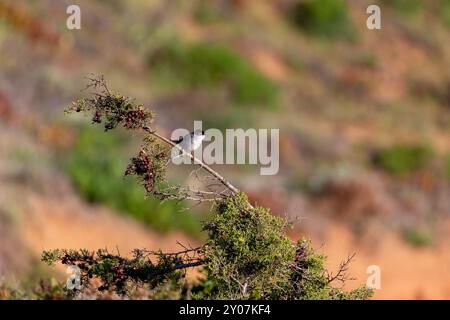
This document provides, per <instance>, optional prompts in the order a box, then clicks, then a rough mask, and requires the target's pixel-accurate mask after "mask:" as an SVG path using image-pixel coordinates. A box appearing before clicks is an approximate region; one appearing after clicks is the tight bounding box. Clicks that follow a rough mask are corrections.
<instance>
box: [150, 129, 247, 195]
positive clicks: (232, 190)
mask: <svg viewBox="0 0 450 320" xmlns="http://www.w3.org/2000/svg"><path fill="white" fill-rule="evenodd" d="M142 129H143V130H144V131H146V132H148V133H150V134H151V135H154V136H155V137H157V138H159V139H160V140H162V141H164V142H165V143H167V144H169V145H171V146H173V147H175V148H178V149H180V150H181V151H182V152H183V154H185V155H187V156H189V157H190V158H191V159H192V160H193V161H194V163H195V164H198V165H199V166H200V167H201V168H203V169H205V170H206V171H207V172H209V173H210V174H211V175H212V176H214V177H215V178H216V179H217V180H219V181H220V183H222V184H223V185H224V186H225V187H227V188H228V189H229V190H230V191H231V192H232V193H233V194H236V193H238V192H239V190H238V189H237V188H236V187H235V186H233V185H232V184H231V183H230V182H229V181H228V180H226V179H225V178H224V177H222V176H221V175H220V174H219V173H218V172H217V171H215V170H213V169H212V168H211V167H210V166H208V165H207V164H205V163H204V162H202V161H201V160H199V159H198V158H196V157H195V156H193V155H192V154H190V153H188V152H185V151H184V150H183V149H181V148H180V147H179V146H178V145H177V144H176V143H174V142H172V141H170V140H169V139H167V138H165V137H163V136H161V135H160V134H158V133H156V132H155V131H154V130H152V129H150V128H149V127H142Z"/></svg>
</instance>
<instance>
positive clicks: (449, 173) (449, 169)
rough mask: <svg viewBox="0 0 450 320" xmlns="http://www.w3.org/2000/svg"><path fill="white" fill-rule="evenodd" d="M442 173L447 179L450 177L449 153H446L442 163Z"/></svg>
mask: <svg viewBox="0 0 450 320" xmlns="http://www.w3.org/2000/svg"><path fill="white" fill-rule="evenodd" d="M444 174H445V176H446V177H447V178H448V179H450V155H448V157H447V159H446V161H445V164H444Z"/></svg>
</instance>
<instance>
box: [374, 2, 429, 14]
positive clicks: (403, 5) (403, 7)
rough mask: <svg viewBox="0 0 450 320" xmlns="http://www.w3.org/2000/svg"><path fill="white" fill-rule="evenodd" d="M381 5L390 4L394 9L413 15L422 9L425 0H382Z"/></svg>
mask: <svg viewBox="0 0 450 320" xmlns="http://www.w3.org/2000/svg"><path fill="white" fill-rule="evenodd" d="M383 5H387V6H390V7H391V8H393V9H394V10H395V11H397V12H399V13H401V14H405V15H414V14H416V13H418V12H419V11H420V10H421V9H423V7H424V5H425V1H423V0H383Z"/></svg>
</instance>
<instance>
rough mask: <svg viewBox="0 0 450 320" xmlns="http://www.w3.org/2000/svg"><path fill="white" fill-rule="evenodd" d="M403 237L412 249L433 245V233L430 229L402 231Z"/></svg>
mask: <svg viewBox="0 0 450 320" xmlns="http://www.w3.org/2000/svg"><path fill="white" fill-rule="evenodd" d="M403 237H404V239H405V240H406V241H407V242H408V243H409V244H411V245H412V246H414V247H426V246H430V245H431V244H433V232H432V230H431V229H430V228H424V227H422V228H407V229H405V230H403Z"/></svg>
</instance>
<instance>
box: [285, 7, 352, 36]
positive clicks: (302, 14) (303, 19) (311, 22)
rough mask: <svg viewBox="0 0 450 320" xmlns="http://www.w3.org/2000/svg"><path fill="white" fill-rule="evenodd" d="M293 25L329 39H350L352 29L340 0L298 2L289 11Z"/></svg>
mask: <svg viewBox="0 0 450 320" xmlns="http://www.w3.org/2000/svg"><path fill="white" fill-rule="evenodd" d="M289 15H290V16H291V20H292V21H293V23H294V24H295V25H297V26H298V27H300V28H301V29H302V30H305V31H306V32H309V33H312V34H316V35H322V36H326V37H330V38H334V37H341V38H351V37H352V35H353V29H352V26H351V23H350V19H349V17H348V13H347V6H346V4H345V1H342V0H299V1H297V2H296V3H295V4H294V6H293V8H291V10H290V11H289Z"/></svg>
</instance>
